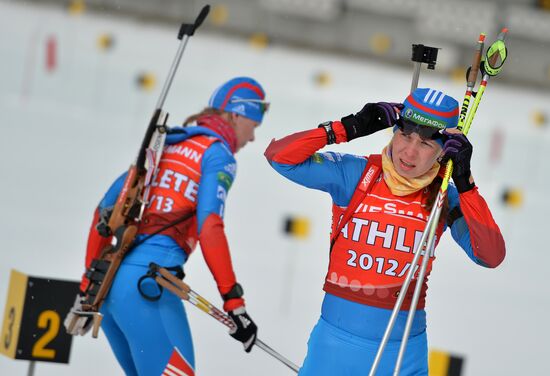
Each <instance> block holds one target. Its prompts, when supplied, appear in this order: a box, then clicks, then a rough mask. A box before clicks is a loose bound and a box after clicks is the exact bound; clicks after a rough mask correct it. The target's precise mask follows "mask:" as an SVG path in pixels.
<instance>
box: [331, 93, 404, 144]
mask: <svg viewBox="0 0 550 376" xmlns="http://www.w3.org/2000/svg"><path fill="white" fill-rule="evenodd" d="M403 107H404V106H403V104H402V103H388V102H378V103H367V104H366V105H365V107H363V109H362V110H361V111H359V112H358V113H356V114H355V115H348V116H346V117H343V118H342V124H343V125H344V128H345V129H346V136H347V140H348V141H351V140H353V139H354V138H357V137H362V136H368V135H369V134H373V133H375V132H378V131H380V130H382V129H386V128H389V127H392V126H394V125H395V123H396V122H397V120H398V119H399V118H400V116H399V112H400V111H401V110H402V109H403ZM396 109H397V110H399V112H398V111H397V110H396Z"/></svg>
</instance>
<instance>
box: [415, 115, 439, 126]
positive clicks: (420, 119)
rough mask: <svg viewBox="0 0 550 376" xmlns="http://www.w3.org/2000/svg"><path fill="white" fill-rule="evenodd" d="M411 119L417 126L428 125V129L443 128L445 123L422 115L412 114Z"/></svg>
mask: <svg viewBox="0 0 550 376" xmlns="http://www.w3.org/2000/svg"><path fill="white" fill-rule="evenodd" d="M412 118H413V120H414V121H415V122H416V123H419V124H424V125H429V126H430V127H437V128H445V123H442V122H440V121H437V120H435V119H430V118H427V117H424V116H422V115H418V114H413V116H412Z"/></svg>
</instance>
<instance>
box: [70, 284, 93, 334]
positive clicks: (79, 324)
mask: <svg viewBox="0 0 550 376" xmlns="http://www.w3.org/2000/svg"><path fill="white" fill-rule="evenodd" d="M83 299H84V297H83V296H82V295H81V294H77V295H76V298H75V300H74V304H73V307H72V308H71V310H70V311H69V313H68V314H67V316H66V317H65V321H63V325H64V326H65V329H66V330H67V333H68V334H70V335H72V336H76V335H81V336H83V335H85V334H86V333H88V332H89V331H90V329H91V328H92V323H93V320H92V316H91V315H90V316H82V315H79V314H78V312H82V300H83Z"/></svg>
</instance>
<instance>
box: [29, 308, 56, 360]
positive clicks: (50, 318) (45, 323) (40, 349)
mask: <svg viewBox="0 0 550 376" xmlns="http://www.w3.org/2000/svg"><path fill="white" fill-rule="evenodd" d="M60 321H61V319H60V318H59V314H58V313H57V312H55V311H52V310H47V311H44V312H42V313H41V314H40V316H38V327H39V328H40V329H47V330H46V333H44V334H43V335H42V337H40V338H39V339H38V341H36V343H35V344H34V346H33V347H32V356H33V357H36V358H44V359H53V358H55V350H53V349H47V348H46V346H48V344H49V343H50V342H51V341H52V340H53V339H54V338H55V337H56V336H57V334H58V333H59V324H60Z"/></svg>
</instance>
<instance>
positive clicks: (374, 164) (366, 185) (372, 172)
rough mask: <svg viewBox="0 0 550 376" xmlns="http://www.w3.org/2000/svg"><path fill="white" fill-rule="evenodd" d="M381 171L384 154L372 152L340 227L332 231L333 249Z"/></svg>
mask: <svg viewBox="0 0 550 376" xmlns="http://www.w3.org/2000/svg"><path fill="white" fill-rule="evenodd" d="M381 172H382V156H381V155H380V154H371V155H370V156H369V160H368V162H367V165H366V166H365V169H364V170H363V174H362V175H361V179H359V183H357V186H356V187H355V192H353V196H351V199H350V201H349V204H348V207H347V208H346V211H345V212H344V214H343V216H342V219H341V220H340V222H338V227H337V228H336V230H335V231H334V232H333V233H332V236H331V239H330V249H331V250H332V247H333V246H334V243H336V239H338V236H340V232H341V231H342V229H343V228H344V226H345V225H346V223H348V221H349V220H350V219H351V216H352V215H353V213H354V212H355V209H357V207H358V206H359V204H360V203H361V202H362V201H363V199H364V198H365V196H366V195H367V193H369V192H370V191H371V189H372V186H373V185H374V182H375V181H376V179H378V176H379V175H380V173H381Z"/></svg>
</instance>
